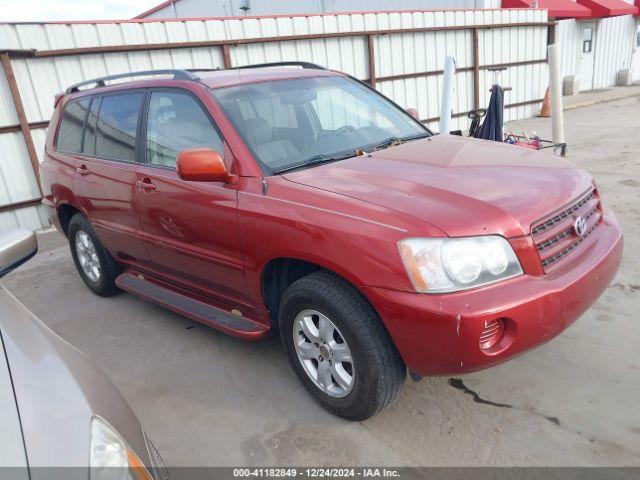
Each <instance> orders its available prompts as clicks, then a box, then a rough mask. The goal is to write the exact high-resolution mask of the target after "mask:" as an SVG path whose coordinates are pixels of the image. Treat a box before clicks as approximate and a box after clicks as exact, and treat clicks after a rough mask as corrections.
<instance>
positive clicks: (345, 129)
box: [336, 125, 356, 135]
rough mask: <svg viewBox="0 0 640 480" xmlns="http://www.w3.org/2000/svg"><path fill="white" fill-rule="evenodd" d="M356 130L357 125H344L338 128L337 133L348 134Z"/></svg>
mask: <svg viewBox="0 0 640 480" xmlns="http://www.w3.org/2000/svg"><path fill="white" fill-rule="evenodd" d="M355 131H356V127H352V126H351V125H343V126H341V127H340V128H339V129H337V130H336V135H347V134H349V133H352V132H355Z"/></svg>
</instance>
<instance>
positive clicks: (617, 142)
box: [4, 97, 640, 466]
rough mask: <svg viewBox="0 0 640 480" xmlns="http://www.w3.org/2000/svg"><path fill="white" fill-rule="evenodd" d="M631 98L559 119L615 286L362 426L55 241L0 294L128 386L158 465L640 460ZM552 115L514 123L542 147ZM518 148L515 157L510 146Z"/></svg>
mask: <svg viewBox="0 0 640 480" xmlns="http://www.w3.org/2000/svg"><path fill="white" fill-rule="evenodd" d="M638 112H640V98H637V97H635V98H627V99H622V100H617V101H614V102H611V103H602V104H597V105H593V106H590V107H586V108H580V109H574V110H570V111H567V112H566V124H567V136H568V141H569V144H570V158H571V159H572V160H573V161H575V162H576V163H578V164H579V165H580V166H582V167H584V168H586V169H587V170H589V171H590V172H591V173H592V174H593V175H594V177H595V178H596V180H597V182H598V185H599V186H600V189H601V192H602V194H603V196H604V201H605V205H606V206H607V207H611V208H613V210H615V211H616V213H617V215H618V218H619V220H620V222H621V223H622V226H623V229H624V231H625V236H626V250H625V258H624V261H623V264H622V268H621V270H620V273H619V275H618V277H617V278H616V279H615V280H614V282H613V284H612V285H611V286H610V287H609V289H608V290H607V291H606V292H605V294H604V295H603V296H602V298H601V299H600V300H599V301H598V302H597V304H596V305H595V306H594V307H593V308H592V309H591V310H590V311H589V312H587V313H586V314H585V315H584V316H583V318H582V319H580V320H579V321H578V322H576V323H575V324H574V325H573V326H572V327H571V328H570V329H569V330H567V331H566V332H564V333H563V334H562V335H561V336H559V337H558V338H557V339H555V340H553V341H552V342H550V343H548V344H546V345H544V346H542V347H541V348H539V349H537V350H535V351H533V352H530V353H528V354H527V355H524V356H522V357H519V358H517V359H515V360H512V361H510V362H508V363H506V364H504V365H501V366H498V367H495V368H492V369H490V370H486V371H483V372H480V373H476V374H473V375H467V376H464V377H462V378H461V381H453V382H452V381H451V380H450V379H449V378H431V379H424V380H423V381H422V382H420V383H412V382H411V381H407V384H406V388H405V389H404V391H403V393H402V395H401V397H400V399H399V401H398V402H397V404H396V405H395V406H394V407H393V408H391V409H389V410H387V411H386V412H384V413H382V414H381V415H379V416H377V417H375V418H373V419H371V420H369V421H366V422H362V423H349V422H346V421H343V420H340V419H338V418H336V417H333V416H331V415H329V414H328V413H325V411H324V410H322V409H321V408H320V407H319V406H318V405H317V404H316V403H315V402H314V401H313V400H312V399H311V398H310V397H309V396H308V395H307V393H306V392H305V391H304V389H303V387H302V386H301V385H300V384H299V383H298V381H297V380H296V378H295V376H294V374H293V373H292V371H291V369H290V368H289V366H288V364H287V361H286V360H285V356H284V354H283V352H282V351H281V348H280V345H279V344H278V342H277V341H276V340H268V341H264V342H261V343H257V344H252V343H243V342H241V341H238V340H234V339H232V338H230V337H228V336H225V335H223V334H221V333H217V332H216V331H214V330H211V329H208V328H206V327H203V326H201V325H199V324H196V323H194V322H191V321H189V320H187V319H185V318H182V317H180V316H178V315H174V314H172V313H170V312H168V311H166V310H163V309H162V308H160V307H156V306H154V305H152V304H150V303H146V302H144V301H142V300H140V299H138V298H136V297H133V296H131V295H128V294H121V295H118V296H116V297H113V298H109V299H104V298H99V297H97V296H95V295H93V294H92V293H91V292H89V290H88V289H87V288H85V286H84V285H83V283H82V282H81V280H80V278H79V277H78V275H77V274H76V272H75V269H74V267H73V264H72V261H71V257H70V255H69V252H68V248H67V247H66V245H65V243H64V239H63V238H62V237H61V236H59V235H58V234H57V233H48V234H45V235H43V236H41V240H42V251H41V253H39V254H38V255H37V257H36V258H35V259H34V260H32V261H31V262H29V263H28V264H26V265H24V266H23V267H21V268H20V269H19V270H17V271H15V272H13V273H12V274H10V275H9V276H7V277H6V279H5V280H4V283H5V284H6V285H7V286H8V288H9V289H10V290H12V291H13V292H14V294H15V295H16V296H17V297H18V298H19V299H20V300H22V301H23V302H24V303H25V305H27V307H29V308H30V309H32V310H33V311H34V312H35V314H36V315H38V316H39V317H40V318H41V319H42V320H43V321H44V322H45V323H47V324H48V325H49V326H51V328H53V329H54V330H55V331H56V332H57V333H59V334H60V335H61V336H62V337H64V338H65V339H67V340H68V341H69V342H71V343H72V344H73V345H76V346H77V347H79V348H80V349H82V350H83V351H85V352H86V353H88V354H89V356H90V357H92V358H93V360H94V361H95V362H96V363H97V364H98V365H99V366H101V367H102V368H103V369H104V370H105V371H106V373H107V374H108V375H109V376H110V377H111V378H112V379H113V381H114V382H115V383H116V385H117V386H118V387H119V388H120V389H121V391H122V393H123V394H124V396H125V397H126V398H127V399H128V401H129V402H130V403H131V405H132V407H133V409H134V410H135V412H136V413H137V415H138V416H139V417H140V420H141V421H142V423H143V424H144V426H145V428H146V430H147V432H148V433H149V435H150V436H151V438H153V440H154V442H155V443H156V444H157V446H158V449H159V450H160V452H161V454H162V455H163V456H164V459H165V461H166V462H167V464H169V465H172V466H179V465H234V466H235V465H314V466H318V465H337V464H340V465H381V464H382V465H394V466H398V465H407V466H412V465H438V466H447V465H465V466H472V465H473V466H475V465H509V466H514V465H517V466H521V465H526V466H529V465H553V466H557V465H583V466H591V465H616V466H620V465H626V466H629V465H635V466H637V465H640V408H639V406H638V405H639V400H640V355H638V344H639V340H640V318H639V317H638V311H639V310H640V276H639V273H640V259H639V258H640V257H638V252H639V251H640V155H639V154H640V135H639V134H638V132H640V115H639V114H638ZM549 124H550V122H549V120H548V119H533V120H528V121H524V122H518V123H517V124H515V125H512V126H511V128H516V129H522V128H526V129H527V130H528V131H529V132H531V131H532V130H537V131H538V132H540V133H541V134H542V135H543V136H546V135H547V133H548V131H549V130H550V128H549ZM514 148H515V147H514Z"/></svg>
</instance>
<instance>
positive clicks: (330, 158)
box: [273, 149, 361, 175]
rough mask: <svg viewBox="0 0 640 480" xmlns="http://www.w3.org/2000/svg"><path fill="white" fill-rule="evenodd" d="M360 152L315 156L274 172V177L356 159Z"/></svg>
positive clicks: (349, 151)
mask: <svg viewBox="0 0 640 480" xmlns="http://www.w3.org/2000/svg"><path fill="white" fill-rule="evenodd" d="M360 154H361V152H360V150H357V149H355V150H347V151H346V152H342V153H336V154H333V155H323V154H319V155H314V156H313V157H309V158H307V159H306V160H305V161H303V162H300V163H294V164H293V165H288V166H286V167H282V168H278V169H276V170H274V171H273V174H274V175H277V174H278V173H284V172H289V171H291V170H297V169H298V168H306V167H311V166H313V165H320V164H321V163H329V162H337V161H338V160H344V159H346V158H350V157H355V156H357V155H360Z"/></svg>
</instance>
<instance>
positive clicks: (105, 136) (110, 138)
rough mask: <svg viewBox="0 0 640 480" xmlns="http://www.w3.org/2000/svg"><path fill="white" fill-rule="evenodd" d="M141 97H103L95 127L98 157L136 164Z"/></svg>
mask: <svg viewBox="0 0 640 480" xmlns="http://www.w3.org/2000/svg"><path fill="white" fill-rule="evenodd" d="M143 97H144V95H143V94H142V93H125V94H120V95H109V96H105V97H102V104H101V105H100V112H99V114H98V121H97V126H96V156H98V157H103V158H109V159H113V160H124V161H126V162H133V161H135V158H136V131H137V129H138V116H139V113H140V106H141V105H142V99H143Z"/></svg>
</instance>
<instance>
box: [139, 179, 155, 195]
mask: <svg viewBox="0 0 640 480" xmlns="http://www.w3.org/2000/svg"><path fill="white" fill-rule="evenodd" d="M136 185H137V187H138V188H140V189H141V190H144V191H146V192H151V191H153V190H155V189H156V185H155V183H153V182H151V180H150V179H148V178H145V179H144V180H137V181H136Z"/></svg>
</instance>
